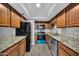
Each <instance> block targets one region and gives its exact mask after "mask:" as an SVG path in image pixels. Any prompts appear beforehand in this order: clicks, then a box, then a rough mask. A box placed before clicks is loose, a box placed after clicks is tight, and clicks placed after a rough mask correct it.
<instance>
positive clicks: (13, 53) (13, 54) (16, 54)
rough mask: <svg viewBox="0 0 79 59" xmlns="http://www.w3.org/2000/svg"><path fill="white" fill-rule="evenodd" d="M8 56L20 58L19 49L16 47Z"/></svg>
mask: <svg viewBox="0 0 79 59" xmlns="http://www.w3.org/2000/svg"><path fill="white" fill-rule="evenodd" d="M8 56H18V47H16V48H15V49H14V50H13V51H12V52H11V53H10V54H9V55H8Z"/></svg>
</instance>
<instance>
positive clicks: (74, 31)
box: [61, 27, 79, 38]
mask: <svg viewBox="0 0 79 59" xmlns="http://www.w3.org/2000/svg"><path fill="white" fill-rule="evenodd" d="M61 34H62V35H66V36H71V37H77V38H79V28H78V27H71V28H61Z"/></svg>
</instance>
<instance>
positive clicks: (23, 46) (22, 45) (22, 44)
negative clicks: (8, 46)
mask: <svg viewBox="0 0 79 59" xmlns="http://www.w3.org/2000/svg"><path fill="white" fill-rule="evenodd" d="M25 51H26V40H23V41H21V42H19V55H20V56H23V55H24V54H25Z"/></svg>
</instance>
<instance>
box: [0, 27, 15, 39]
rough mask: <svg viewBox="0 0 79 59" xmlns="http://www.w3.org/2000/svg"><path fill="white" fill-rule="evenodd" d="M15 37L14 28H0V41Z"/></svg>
mask: <svg viewBox="0 0 79 59" xmlns="http://www.w3.org/2000/svg"><path fill="white" fill-rule="evenodd" d="M12 36H15V28H10V27H0V39H1V38H3V39H5V38H8V37H12Z"/></svg>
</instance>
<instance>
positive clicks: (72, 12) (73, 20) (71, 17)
mask: <svg viewBox="0 0 79 59" xmlns="http://www.w3.org/2000/svg"><path fill="white" fill-rule="evenodd" d="M67 26H79V4H77V3H76V4H75V3H73V4H70V5H69V6H68V7H67Z"/></svg>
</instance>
